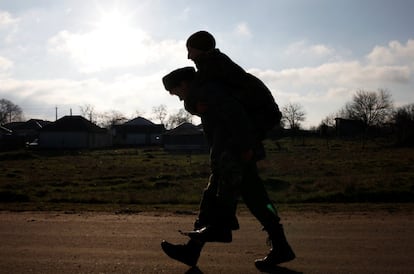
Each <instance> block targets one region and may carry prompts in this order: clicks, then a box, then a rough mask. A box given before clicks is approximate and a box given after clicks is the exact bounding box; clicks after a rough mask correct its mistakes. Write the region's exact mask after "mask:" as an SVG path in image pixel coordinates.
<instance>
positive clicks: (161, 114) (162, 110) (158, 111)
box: [152, 105, 167, 124]
mask: <svg viewBox="0 0 414 274" xmlns="http://www.w3.org/2000/svg"><path fill="white" fill-rule="evenodd" d="M152 113H154V116H155V119H157V120H159V121H160V124H164V122H165V118H166V117H167V106H166V105H159V106H156V107H153V108H152Z"/></svg>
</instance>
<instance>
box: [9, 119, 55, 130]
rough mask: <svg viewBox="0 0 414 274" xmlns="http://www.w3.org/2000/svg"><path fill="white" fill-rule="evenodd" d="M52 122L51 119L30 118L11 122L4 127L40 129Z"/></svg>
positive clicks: (11, 128)
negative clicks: (24, 120)
mask: <svg viewBox="0 0 414 274" xmlns="http://www.w3.org/2000/svg"><path fill="white" fill-rule="evenodd" d="M50 123H51V122H49V121H44V120H38V119H30V120H28V121H26V122H11V123H8V124H5V125H4V127H5V128H8V129H10V130H38V129H41V128H42V127H44V126H45V125H47V124H50Z"/></svg>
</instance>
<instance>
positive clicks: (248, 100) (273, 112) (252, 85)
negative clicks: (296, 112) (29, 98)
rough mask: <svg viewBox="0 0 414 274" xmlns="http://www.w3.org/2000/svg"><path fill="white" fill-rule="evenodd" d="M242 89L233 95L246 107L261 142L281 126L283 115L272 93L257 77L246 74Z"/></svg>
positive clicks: (235, 91) (233, 92)
mask: <svg viewBox="0 0 414 274" xmlns="http://www.w3.org/2000/svg"><path fill="white" fill-rule="evenodd" d="M246 74H247V76H246V80H245V81H243V88H242V89H234V90H232V95H233V96H234V97H235V98H237V99H238V100H239V101H240V102H241V103H242V105H243V106H244V107H245V109H246V112H247V114H248V115H249V116H250V118H251V119H252V123H253V125H254V127H255V130H256V131H257V133H258V136H259V138H260V139H261V140H263V139H264V138H265V137H266V134H267V133H268V132H269V131H270V130H272V129H273V128H275V127H277V126H279V125H280V121H281V119H282V113H281V112H280V110H279V106H278V105H277V103H276V102H275V99H274V98H273V95H272V93H271V91H270V90H269V89H268V88H267V87H266V85H265V84H264V83H263V82H262V81H261V80H260V79H258V78H257V77H255V76H254V75H252V74H250V73H246Z"/></svg>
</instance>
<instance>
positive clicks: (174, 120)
mask: <svg viewBox="0 0 414 274" xmlns="http://www.w3.org/2000/svg"><path fill="white" fill-rule="evenodd" d="M191 122H192V115H191V114H190V113H189V112H187V111H186V110H185V109H183V108H182V109H180V110H179V111H178V112H177V113H176V114H172V115H170V117H169V118H168V122H167V128H174V127H176V126H179V125H181V124H182V123H191Z"/></svg>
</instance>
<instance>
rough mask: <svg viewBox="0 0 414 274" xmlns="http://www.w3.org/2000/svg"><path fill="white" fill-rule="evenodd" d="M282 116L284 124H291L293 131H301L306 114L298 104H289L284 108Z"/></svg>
mask: <svg viewBox="0 0 414 274" xmlns="http://www.w3.org/2000/svg"><path fill="white" fill-rule="evenodd" d="M282 114H283V117H282V120H283V122H284V123H287V124H289V128H291V129H299V128H300V123H301V122H303V121H305V115H306V113H305V111H304V110H303V107H302V105H300V104H298V103H289V104H287V105H286V106H284V107H282Z"/></svg>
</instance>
